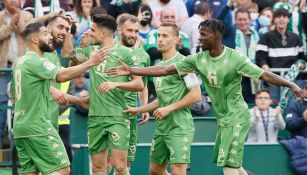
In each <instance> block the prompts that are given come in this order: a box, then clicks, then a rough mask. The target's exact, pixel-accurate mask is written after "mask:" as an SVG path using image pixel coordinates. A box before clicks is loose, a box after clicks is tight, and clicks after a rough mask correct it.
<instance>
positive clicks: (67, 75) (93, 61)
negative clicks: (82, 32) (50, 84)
mask: <svg viewBox="0 0 307 175" xmlns="http://www.w3.org/2000/svg"><path fill="white" fill-rule="evenodd" d="M107 54H108V51H107V50H104V49H100V50H98V51H94V52H93V53H92V55H91V56H90V59H89V60H87V61H86V62H84V63H82V64H79V65H77V66H73V67H69V68H63V69H60V70H59V72H58V73H57V76H56V82H58V83H59V82H65V81H68V80H71V79H73V78H76V77H78V76H80V75H81V74H82V73H84V72H85V71H87V70H88V69H90V68H91V67H93V66H95V65H98V64H100V63H101V62H103V61H104V60H105V59H106V55H107Z"/></svg>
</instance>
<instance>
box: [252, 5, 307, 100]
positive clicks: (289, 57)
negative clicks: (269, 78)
mask: <svg viewBox="0 0 307 175" xmlns="http://www.w3.org/2000/svg"><path fill="white" fill-rule="evenodd" d="M289 18H290V14H289V12H288V11H287V10H285V9H282V8H281V9H278V10H276V11H275V12H274V15H273V21H274V24H275V30H274V31H270V32H267V33H265V34H264V35H263V36H262V37H261V39H260V41H259V43H258V45H257V52H256V63H257V65H258V66H260V67H262V68H263V69H264V70H269V69H270V68H290V66H291V65H292V64H294V63H296V62H299V64H300V67H301V68H303V67H304V64H302V63H300V62H301V61H303V60H304V61H305V60H306V58H305V56H304V48H303V44H302V42H301V40H300V39H299V37H298V35H296V34H295V33H292V32H287V25H288V23H289ZM264 86H265V87H266V88H268V89H269V90H270V93H271V95H272V99H273V100H275V103H276V102H278V101H279V98H280V88H278V87H273V86H270V85H267V84H265V85H264Z"/></svg>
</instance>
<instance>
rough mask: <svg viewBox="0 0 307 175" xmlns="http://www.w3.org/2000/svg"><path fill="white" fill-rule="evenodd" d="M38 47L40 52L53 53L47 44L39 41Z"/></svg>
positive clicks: (52, 48) (52, 49)
mask: <svg viewBox="0 0 307 175" xmlns="http://www.w3.org/2000/svg"><path fill="white" fill-rule="evenodd" d="M38 47H39V49H40V50H41V51H42V52H53V51H54V47H53V46H52V47H51V46H50V45H49V44H47V43H45V42H43V41H39V43H38Z"/></svg>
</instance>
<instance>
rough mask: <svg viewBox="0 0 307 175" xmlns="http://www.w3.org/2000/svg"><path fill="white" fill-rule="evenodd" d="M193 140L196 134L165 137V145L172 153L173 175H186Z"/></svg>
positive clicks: (170, 158)
mask: <svg viewBox="0 0 307 175" xmlns="http://www.w3.org/2000/svg"><path fill="white" fill-rule="evenodd" d="M193 138H194V133H190V134H185V135H169V136H165V139H164V140H165V144H166V146H167V148H168V150H169V152H170V157H169V162H170V164H171V173H172V174H174V175H186V173H187V167H188V163H190V153H191V145H192V142H193Z"/></svg>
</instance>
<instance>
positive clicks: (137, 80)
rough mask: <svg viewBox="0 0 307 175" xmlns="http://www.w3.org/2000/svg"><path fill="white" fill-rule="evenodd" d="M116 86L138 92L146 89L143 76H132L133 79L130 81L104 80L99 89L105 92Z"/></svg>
mask: <svg viewBox="0 0 307 175" xmlns="http://www.w3.org/2000/svg"><path fill="white" fill-rule="evenodd" d="M116 88H119V89H123V90H126V91H132V92H137V91H142V90H143V89H144V84H143V81H142V77H140V76H132V80H131V81H129V82H103V83H101V84H100V86H99V87H98V90H99V91H100V92H101V93H104V94H105V93H107V92H108V91H110V90H113V89H116Z"/></svg>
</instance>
